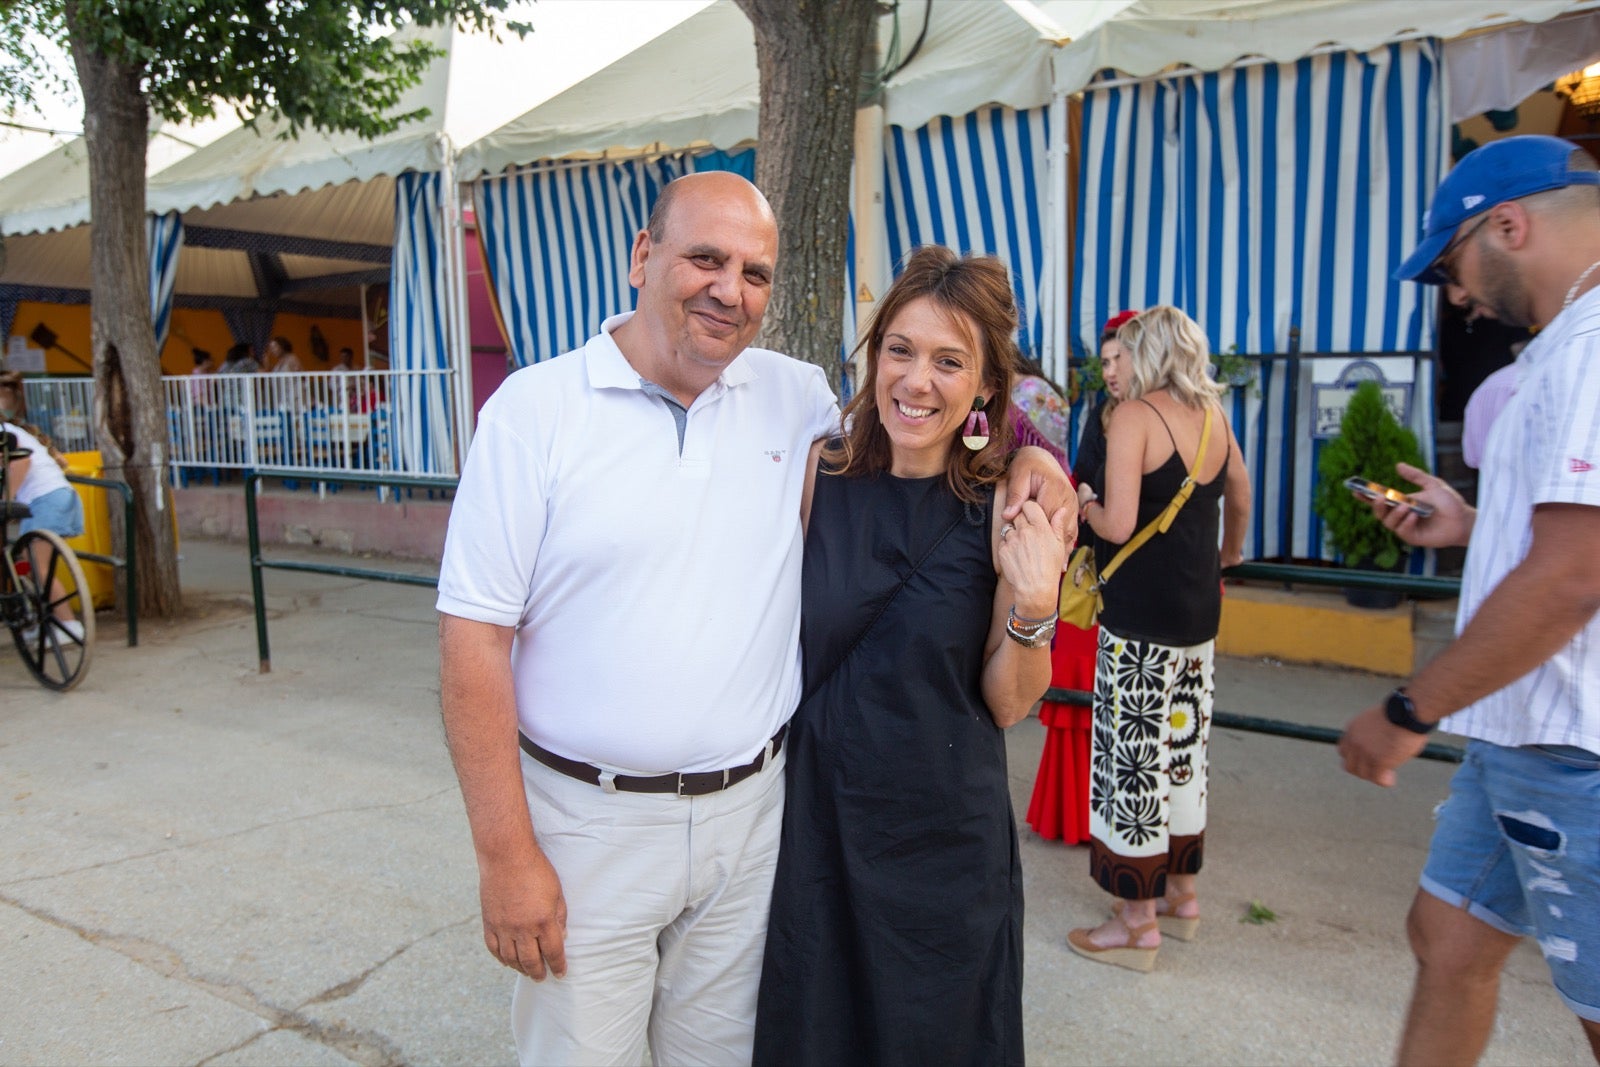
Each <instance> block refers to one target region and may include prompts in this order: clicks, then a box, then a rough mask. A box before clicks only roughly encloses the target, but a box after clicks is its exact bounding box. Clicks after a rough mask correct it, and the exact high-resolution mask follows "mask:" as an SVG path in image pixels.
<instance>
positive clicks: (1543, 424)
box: [1442, 289, 1600, 752]
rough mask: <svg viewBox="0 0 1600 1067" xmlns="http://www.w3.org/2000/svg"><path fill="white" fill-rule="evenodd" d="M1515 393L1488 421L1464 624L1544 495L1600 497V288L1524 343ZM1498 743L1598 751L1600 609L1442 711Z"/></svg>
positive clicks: (1524, 548) (1528, 541) (1523, 536)
mask: <svg viewBox="0 0 1600 1067" xmlns="http://www.w3.org/2000/svg"><path fill="white" fill-rule="evenodd" d="M1516 368H1517V370H1516V377H1517V385H1516V395H1515V396H1513V397H1512V398H1511V400H1510V401H1509V402H1508V403H1507V404H1506V407H1505V410H1504V411H1502V412H1501V413H1500V417H1499V418H1498V419H1496V420H1495V422H1494V426H1493V427H1492V428H1491V429H1490V431H1489V440H1488V442H1487V445H1486V447H1485V451H1484V460H1483V471H1482V480H1481V483H1480V489H1479V500H1478V518H1477V522H1476V524H1475V525H1474V526H1473V529H1472V541H1471V543H1470V544H1469V545H1468V548H1467V563H1466V569H1465V571H1464V573H1463V575H1462V579H1461V608H1460V611H1459V613H1458V614H1457V616H1456V633H1457V634H1460V632H1461V631H1462V630H1463V629H1465V628H1466V625H1467V623H1468V622H1470V621H1471V620H1472V617H1473V615H1474V614H1476V613H1477V611H1478V609H1479V608H1480V607H1481V606H1482V605H1483V602H1484V600H1485V599H1487V598H1488V596H1489V594H1490V593H1491V592H1493V590H1494V588H1495V587H1496V586H1497V585H1499V584H1500V582H1501V581H1502V580H1503V579H1504V578H1505V576H1506V575H1507V574H1509V573H1510V572H1511V571H1512V570H1513V569H1514V568H1515V567H1516V566H1517V565H1518V564H1519V563H1521V562H1522V560H1523V559H1524V558H1525V557H1526V556H1527V554H1528V549H1529V547H1530V546H1531V545H1532V543H1533V509H1534V507H1535V506H1536V505H1539V504H1587V505H1590V506H1600V373H1597V372H1600V289H1591V290H1590V291H1589V292H1588V293H1587V294H1585V295H1584V296H1583V297H1582V298H1580V299H1579V300H1578V301H1577V302H1576V303H1574V304H1573V305H1572V306H1571V307H1570V308H1568V309H1567V310H1565V311H1563V312H1562V313H1561V314H1559V315H1557V316H1556V318H1555V321H1553V322H1551V323H1550V325H1549V326H1547V327H1545V329H1544V330H1543V331H1541V332H1540V334H1539V336H1537V337H1535V338H1534V339H1533V340H1532V341H1531V342H1529V344H1528V347H1527V348H1525V349H1523V352H1522V355H1521V356H1520V357H1519V358H1518V360H1517V363H1516ZM1442 726H1443V728H1444V729H1446V730H1449V731H1450V732H1452V733H1456V734H1462V735H1465V736H1467V737H1474V738H1477V739H1479V740H1482V741H1489V742H1491V743H1493V744H1497V745H1508V746H1510V745H1537V744H1544V745H1576V746H1578V747H1580V748H1585V749H1588V750H1589V751H1591V752H1600V615H1597V616H1596V617H1594V618H1592V619H1590V620H1589V622H1588V623H1586V624H1585V625H1584V627H1583V629H1582V630H1580V631H1578V633H1577V635H1576V636H1574V637H1573V639H1572V640H1571V642H1569V643H1568V644H1567V645H1566V646H1565V647H1564V648H1562V649H1561V651H1559V652H1557V653H1556V654H1555V655H1554V656H1551V657H1550V658H1549V659H1548V660H1546V661H1545V662H1544V663H1541V664H1540V665H1539V666H1538V667H1536V668H1534V669H1533V670H1532V671H1530V672H1528V673H1527V674H1525V675H1523V676H1522V677H1521V678H1518V679H1517V680H1516V681H1515V682H1512V683H1511V684H1510V685H1508V686H1506V687H1505V688H1504V689H1501V690H1499V691H1498V692H1495V693H1491V694H1490V695H1489V696H1487V697H1484V698H1483V699H1482V700H1480V701H1478V702H1477V703H1476V704H1472V705H1470V706H1468V707H1467V708H1465V709H1463V710H1461V711H1459V712H1457V713H1456V714H1454V715H1451V716H1448V717H1447V718H1446V719H1445V720H1444V722H1443V723H1442Z"/></svg>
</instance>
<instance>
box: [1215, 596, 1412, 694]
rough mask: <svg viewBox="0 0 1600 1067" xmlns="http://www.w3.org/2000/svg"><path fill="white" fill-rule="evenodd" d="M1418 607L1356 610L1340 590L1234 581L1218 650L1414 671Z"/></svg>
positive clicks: (1395, 672) (1375, 669)
mask: <svg viewBox="0 0 1600 1067" xmlns="http://www.w3.org/2000/svg"><path fill="white" fill-rule="evenodd" d="M1412 614H1413V610H1412V605H1411V603H1410V602H1409V601H1407V602H1404V603H1402V604H1401V605H1400V606H1399V607H1395V608H1386V609H1377V610H1374V609H1372V608H1354V607H1351V606H1350V605H1349V604H1346V603H1345V602H1344V597H1343V595H1342V594H1340V593H1336V592H1329V591H1325V590H1316V591H1312V590H1294V591H1292V592H1291V591H1285V590H1282V589H1266V588H1258V587H1255V586H1237V585H1229V586H1228V592H1227V595H1226V596H1225V597H1223V598H1222V626H1221V629H1220V630H1219V631H1218V633H1217V651H1218V652H1220V653H1222V654H1223V655H1225V656H1247V657H1255V656H1270V657H1272V658H1273V659H1279V660H1284V661H1286V662H1289V663H1323V664H1331V665H1333V666H1338V667H1356V668H1359V669H1360V670H1364V671H1372V672H1374V673H1376V674H1392V675H1408V674H1410V673H1411V670H1412V665H1413V661H1414V660H1415V658H1416V646H1415V642H1414V640H1413V637H1412Z"/></svg>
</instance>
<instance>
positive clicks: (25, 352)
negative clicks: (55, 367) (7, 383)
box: [3, 334, 44, 374]
mask: <svg viewBox="0 0 1600 1067" xmlns="http://www.w3.org/2000/svg"><path fill="white" fill-rule="evenodd" d="M4 363H5V366H4V368H3V369H5V370H16V371H34V372H35V373H40V374H42V373H44V349H42V348H35V347H33V346H32V345H30V344H29V343H28V339H27V338H26V337H23V336H22V335H21V334H16V335H14V336H13V337H11V338H10V339H9V340H8V341H7V342H6V358H5V360H4Z"/></svg>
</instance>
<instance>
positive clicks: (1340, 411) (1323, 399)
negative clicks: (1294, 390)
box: [1311, 359, 1414, 441]
mask: <svg viewBox="0 0 1600 1067" xmlns="http://www.w3.org/2000/svg"><path fill="white" fill-rule="evenodd" d="M1395 364H1400V365H1401V367H1403V368H1404V369H1401V367H1397V366H1395ZM1411 366H1412V365H1411V361H1410V360H1394V359H1384V360H1382V361H1381V363H1380V361H1378V360H1371V359H1357V360H1353V361H1351V362H1349V363H1346V364H1345V365H1344V366H1342V367H1340V368H1338V369H1337V370H1334V369H1333V368H1327V369H1324V368H1323V367H1316V368H1315V371H1316V372H1319V373H1316V375H1315V378H1314V379H1313V381H1312V384H1311V414H1312V422H1311V436H1312V437H1314V438H1317V439H1318V440H1324V441H1325V440H1327V439H1329V438H1331V437H1338V436H1339V422H1340V420H1341V419H1343V418H1344V409H1345V408H1346V407H1347V406H1348V405H1349V403H1350V398H1351V397H1352V396H1354V395H1355V391H1356V388H1357V387H1358V386H1359V385H1360V384H1361V383H1362V382H1377V383H1378V388H1379V389H1381V390H1383V401H1384V403H1385V404H1386V405H1388V408H1389V410H1390V411H1391V412H1393V413H1394V417H1395V418H1397V419H1399V420H1400V425H1402V426H1409V425H1410V424H1411V392H1412V389H1413V388H1414V386H1413V384H1412V382H1411V380H1410V378H1411ZM1386 371H1387V373H1385V372H1386ZM1330 373H1331V374H1333V375H1334V377H1333V380H1332V381H1317V380H1316V378H1322V377H1324V376H1325V375H1328V374H1330ZM1397 379H1398V380H1397Z"/></svg>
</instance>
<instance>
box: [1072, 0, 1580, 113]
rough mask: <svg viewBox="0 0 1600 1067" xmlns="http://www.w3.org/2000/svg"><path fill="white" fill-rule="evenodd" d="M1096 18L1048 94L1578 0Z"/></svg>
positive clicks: (1112, 7) (1198, 0) (1333, 0)
mask: <svg viewBox="0 0 1600 1067" xmlns="http://www.w3.org/2000/svg"><path fill="white" fill-rule="evenodd" d="M1102 2H1103V6H1104V9H1105V10H1104V15H1105V17H1104V19H1103V21H1101V22H1100V23H1099V24H1097V25H1094V26H1090V27H1083V28H1081V29H1080V34H1079V36H1078V37H1077V38H1076V39H1074V40H1072V41H1071V42H1070V43H1068V44H1066V45H1064V46H1063V47H1062V48H1061V49H1060V51H1058V52H1057V53H1056V57H1055V87H1056V89H1057V90H1058V91H1060V92H1065V93H1076V92H1079V91H1081V90H1082V89H1084V88H1085V87H1086V86H1087V85H1088V84H1089V83H1090V81H1091V80H1092V79H1093V78H1094V77H1095V75H1096V74H1098V73H1099V72H1100V71H1102V70H1107V69H1110V70H1115V71H1118V72H1120V73H1122V74H1125V75H1131V76H1133V77H1141V78H1142V77H1149V76H1151V75H1155V74H1158V73H1160V72H1161V71H1163V70H1166V69H1168V68H1169V67H1173V66H1183V67H1188V68H1191V69H1194V70H1201V71H1211V70H1221V69H1222V68H1224V67H1227V66H1230V65H1232V64H1234V63H1235V62H1237V61H1239V60H1241V59H1247V58H1253V57H1260V58H1262V59H1266V60H1268V61H1270V62H1274V63H1292V62H1294V61H1295V60H1297V59H1299V58H1301V57H1302V56H1305V55H1308V54H1310V53H1311V52H1313V51H1316V50H1317V49H1320V48H1324V47H1327V46H1337V47H1342V48H1346V49H1349V50H1351V51H1355V52H1367V51H1371V50H1372V49H1374V48H1378V47H1381V46H1382V45H1384V44H1387V43H1389V42H1390V41H1394V40H1398V39H1403V38H1405V37H1415V36H1430V37H1438V38H1441V39H1444V40H1450V39H1452V38H1456V37H1460V36H1461V35H1462V34H1465V33H1468V32H1470V31H1473V30H1478V29H1482V28H1484V27H1489V26H1495V25H1499V24H1503V23H1505V22H1507V21H1511V20H1514V21H1517V22H1523V23H1536V22H1544V21H1547V20H1549V19H1552V18H1555V17H1556V16H1558V15H1562V14H1566V13H1568V12H1571V11H1574V10H1579V9H1582V8H1584V7H1588V6H1590V5H1589V3H1588V2H1587V0H1517V2H1516V3H1515V4H1508V3H1507V0H1450V2H1448V3H1444V2H1440V3H1431V2H1430V3H1420V2H1419V3H1402V2H1399V0H1136V2H1133V3H1128V4H1125V5H1122V6H1120V7H1119V5H1118V2H1117V0H1110V2H1105V0H1102ZM1040 7H1041V8H1043V10H1044V12H1045V14H1046V15H1047V16H1050V17H1052V18H1055V19H1056V20H1057V21H1058V22H1064V23H1067V24H1069V25H1070V23H1071V22H1072V21H1073V19H1072V18H1071V17H1069V16H1071V15H1072V14H1073V13H1074V12H1075V11H1076V12H1078V13H1080V15H1081V11H1082V8H1081V7H1080V5H1079V3H1078V0H1043V2H1042V3H1041V4H1040Z"/></svg>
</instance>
